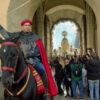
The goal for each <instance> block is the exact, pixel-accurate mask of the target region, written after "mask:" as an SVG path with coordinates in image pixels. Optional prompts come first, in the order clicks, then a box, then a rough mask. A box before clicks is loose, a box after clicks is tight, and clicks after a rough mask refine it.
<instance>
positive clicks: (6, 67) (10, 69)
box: [1, 42, 18, 73]
mask: <svg viewBox="0 0 100 100" xmlns="http://www.w3.org/2000/svg"><path fill="white" fill-rule="evenodd" d="M2 45H3V46H4V45H13V46H16V48H17V45H16V44H15V43H13V42H4V43H2ZM17 61H18V55H16V61H15V65H14V66H15V67H14V68H11V67H8V66H2V67H1V69H2V70H5V71H6V70H8V71H11V72H13V73H15V72H16V71H15V70H16V64H17Z"/></svg>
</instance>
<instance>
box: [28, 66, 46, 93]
mask: <svg viewBox="0 0 100 100" xmlns="http://www.w3.org/2000/svg"><path fill="white" fill-rule="evenodd" d="M29 68H30V70H31V72H32V73H33V77H34V78H35V80H36V83H37V94H41V93H44V92H45V91H46V90H45V87H44V84H43V81H42V79H41V76H40V75H39V73H38V72H37V71H36V69H35V68H34V67H32V65H29Z"/></svg>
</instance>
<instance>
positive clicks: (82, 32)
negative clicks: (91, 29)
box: [81, 17, 86, 55]
mask: <svg viewBox="0 0 100 100" xmlns="http://www.w3.org/2000/svg"><path fill="white" fill-rule="evenodd" d="M83 21H84V20H83V17H82V18H81V24H82V25H81V34H82V35H81V36H82V55H84V54H85V45H86V44H85V35H84V33H85V31H84V22H83Z"/></svg>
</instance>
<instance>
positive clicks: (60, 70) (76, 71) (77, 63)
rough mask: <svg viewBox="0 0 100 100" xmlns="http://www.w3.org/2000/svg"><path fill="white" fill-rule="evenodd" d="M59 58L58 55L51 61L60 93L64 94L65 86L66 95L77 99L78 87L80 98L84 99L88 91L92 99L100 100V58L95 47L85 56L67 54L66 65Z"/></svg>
mask: <svg viewBox="0 0 100 100" xmlns="http://www.w3.org/2000/svg"><path fill="white" fill-rule="evenodd" d="M59 60H60V59H59V57H56V58H55V59H54V60H53V61H51V62H50V65H51V68H52V71H53V76H54V79H55V82H56V84H57V88H58V92H59V94H60V95H63V94H64V89H63V87H62V86H64V87H66V92H67V94H66V97H68V96H70V97H73V98H74V99H77V97H78V94H77V87H78V89H79V98H80V99H84V93H87V96H89V97H90V100H99V95H100V94H99V87H100V85H99V80H100V59H99V57H98V55H97V54H96V52H95V51H94V49H92V48H91V49H89V52H88V53H86V55H83V56H79V55H74V56H70V55H67V56H66V58H64V60H63V61H64V66H62V64H60V61H59ZM69 90H70V91H69ZM94 98H95V99H94Z"/></svg>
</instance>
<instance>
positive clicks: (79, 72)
mask: <svg viewBox="0 0 100 100" xmlns="http://www.w3.org/2000/svg"><path fill="white" fill-rule="evenodd" d="M79 66H80V65H79ZM79 66H74V70H73V74H74V76H76V77H80V76H81V73H82V70H81V69H80V67H79Z"/></svg>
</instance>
